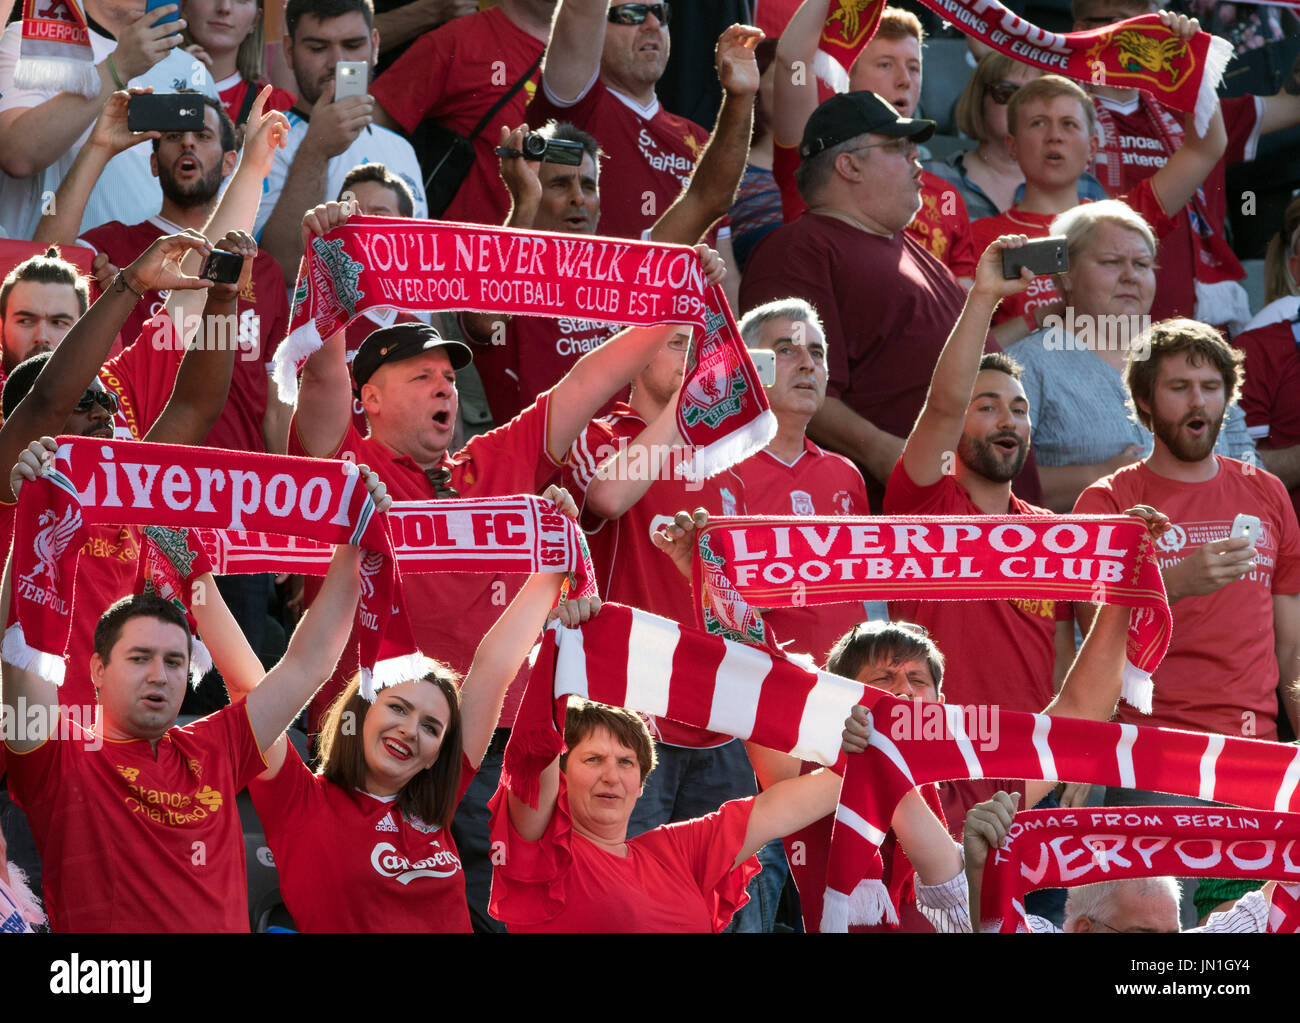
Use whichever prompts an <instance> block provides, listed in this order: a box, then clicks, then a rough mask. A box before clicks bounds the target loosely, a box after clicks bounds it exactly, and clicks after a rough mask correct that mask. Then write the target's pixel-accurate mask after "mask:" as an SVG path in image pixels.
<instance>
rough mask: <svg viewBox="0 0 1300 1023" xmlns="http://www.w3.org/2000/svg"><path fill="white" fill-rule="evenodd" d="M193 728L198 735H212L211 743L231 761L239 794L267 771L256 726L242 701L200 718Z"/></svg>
mask: <svg viewBox="0 0 1300 1023" xmlns="http://www.w3.org/2000/svg"><path fill="white" fill-rule="evenodd" d="M191 727H192V728H194V730H195V732H196V734H205V733H206V735H210V736H212V738H210V739H209V740H208V741H209V742H211V743H213V744H214V748H215V750H216V752H218V753H222V754H225V755H226V756H227V757H229V758H230V764H231V777H232V778H234V780H235V790H236V791H238V790H239V789H242V788H243V787H244V786H245V785H247V784H248V783H249V782H251V781H253V780H254V779H255V778H256V777H257V776H258V775H259V774H261V773H262V772H263V771H265V770H266V758H265V757H264V756H262V751H261V750H260V749H258V746H257V737H256V736H255V735H253V723H252V721H250V720H249V718H248V705H247V704H246V703H245V702H244V701H243V700H242V699H241V700H240V701H239V702H238V703H232V704H231V705H230V706H229V707H223V708H222V709H221V710H219V711H217V712H216V713H215V714H209V715H208V716H207V717H205V718H200V719H199V720H198V721H196V722H194V724H193V725H192V726H191ZM214 732H215V733H216V734H213V733H214Z"/></svg>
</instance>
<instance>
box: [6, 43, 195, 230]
mask: <svg viewBox="0 0 1300 1023" xmlns="http://www.w3.org/2000/svg"><path fill="white" fill-rule="evenodd" d="M21 41H22V24H21V23H20V22H17V21H15V22H13V23H11V24H10V25H9V26H8V27H7V28H6V29H5V30H4V35H3V36H0V94H2V95H0V113H3V112H4V111H6V110H17V109H27V108H30V107H35V106H39V105H40V104H42V103H44V102H45V101H46V100H48V99H52V98H53V97H54V96H55V95H57V94H56V93H53V92H45V91H42V90H39V89H19V88H16V87H15V86H14V66H15V65H16V64H17V63H18V53H19V46H20V44H21ZM90 45H91V49H92V50H93V52H94V60H95V63H96V64H98V63H99V62H100V61H102V60H103V59H104V58H105V57H107V56H108V55H109V54H110V53H112V52H113V50H114V49H116V47H117V43H116V41H114V40H112V39H110V38H108V37H107V36H103V35H100V34H99V33H98V32H95V31H91V33H90ZM127 85H129V86H131V87H132V88H139V89H144V88H149V87H152V88H153V91H154V92H157V93H163V92H176V91H178V90H180V89H194V90H196V91H198V92H202V93H204V94H205V95H208V96H211V97H212V98H213V99H218V96H217V89H216V86H215V85H214V84H213V82H212V76H211V75H209V74H208V72H207V69H206V68H205V67H204V66H203V64H201V63H200V62H199V61H197V60H195V58H194V57H193V56H191V55H190V54H188V53H186V52H185V51H184V50H180V49H175V50H172V51H171V53H169V54H167V56H166V57H164V58H163V59H162V60H161V61H159V62H158V63H157V64H155V65H154V66H153V67H152V68H150V69H149V70H148V71H146V72H145V73H144V74H142V75H140V76H139V77H137V78H132V79H131V80H130V81H129V82H128V83H127ZM93 127H94V124H93V122H92V124H91V125H90V127H88V128H86V130H85V131H84V132H82V134H81V137H80V138H78V139H77V141H76V142H75V143H74V144H73V145H72V146H71V147H70V148H69V149H68V151H67V152H66V153H64V154H63V155H62V156H61V157H59V158H58V159H57V160H55V161H54V162H53V163H52V164H50V165H49V166H48V167H46V168H45V169H44V170H43V171H38V172H37V173H35V174H32V175H31V176H29V177H25V178H11V177H10V176H9V175H8V174H4V173H3V172H0V227H3V228H4V230H5V231H6V232H8V234H9V237H10V238H31V236H32V234H33V233H34V232H35V231H36V225H37V223H38V222H39V221H40V219H41V210H42V207H43V206H44V205H45V202H46V201H47V198H48V197H50V196H53V194H54V192H55V191H56V190H57V189H58V187H59V183H60V182H61V181H62V180H63V175H64V174H66V173H67V172H68V168H69V167H71V166H72V161H73V160H74V159H76V156H77V152H78V150H80V149H81V147H82V146H83V145H84V144H85V142H86V139H88V138H89V137H90V132H91V129H92V128H93ZM152 152H153V148H152V147H151V146H150V144H149V143H148V142H142V143H140V145H138V146H134V147H133V148H131V149H128V150H127V151H126V152H124V153H119V154H118V155H117V156H115V157H113V159H112V160H110V161H109V162H108V166H107V167H105V168H104V173H103V174H101V175H100V177H99V181H98V182H97V183H96V185H95V189H94V191H93V192H91V194H90V201H89V203H87V205H86V213H85V215H84V216H83V217H82V218H81V229H82V230H83V231H89V230H90V229H91V228H92V227H98V226H99V225H100V224H106V223H108V221H110V220H120V221H121V222H122V223H124V224H138V223H139V222H140V221H142V220H144V219H145V218H147V217H150V216H152V215H153V214H155V213H157V212H158V210H159V208H160V207H161V206H162V189H161V188H159V187H158V179H157V178H155V177H154V176H153V172H152V171H151V170H150V169H149V156H150V154H151V153H152ZM47 193H48V195H47Z"/></svg>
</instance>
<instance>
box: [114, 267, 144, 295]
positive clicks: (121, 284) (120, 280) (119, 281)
mask: <svg viewBox="0 0 1300 1023" xmlns="http://www.w3.org/2000/svg"><path fill="white" fill-rule="evenodd" d="M113 284H114V285H115V288H114V290H115V291H117V293H118V294H119V295H120V294H121V293H122V292H124V291H129V292H130V293H131V294H132V295H134V296H135V297H136V298H137V299H141V298H144V292H142V291H136V290H135V288H133V287H131V282H130V281H128V280H127V279H126V271H125V270H119V271H118V272H117V273H116V274H114V275H113Z"/></svg>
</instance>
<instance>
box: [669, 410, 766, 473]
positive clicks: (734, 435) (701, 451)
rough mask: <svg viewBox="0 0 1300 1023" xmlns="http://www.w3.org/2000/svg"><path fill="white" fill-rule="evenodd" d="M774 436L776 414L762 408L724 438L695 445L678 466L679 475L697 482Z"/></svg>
mask: <svg viewBox="0 0 1300 1023" xmlns="http://www.w3.org/2000/svg"><path fill="white" fill-rule="evenodd" d="M775 436H776V414H775V413H773V412H772V410H771V409H764V410H763V412H762V413H761V414H760V415H758V416H756V417H755V418H754V419H753V420H751V421H750V422H748V423H746V424H745V425H744V426H742V427H739V428H738V429H736V430H733V431H732V432H731V433H729V434H727V435H726V436H725V437H722V438H720V439H718V440H716V441H714V442H713V443H711V444H709V445H708V446H707V447H702V448H698V447H697V448H695V449H694V451H692V453H691V460H690V461H689V462H688V463H685V464H684V465H683V466H682V475H683V476H685V477H686V478H687V479H688V480H690V481H691V482H692V483H701V482H703V481H704V480H707V479H709V478H710V477H712V476H716V475H717V474H718V473H720V472H723V471H725V470H727V469H730V468H731V467H732V466H733V465H736V464H737V463H738V462H743V461H744V460H745V459H746V458H749V457H750V456H751V455H755V454H757V453H758V452H760V451H762V450H763V448H765V447H767V445H768V443H769V442H770V441H771V439H772V438H773V437H775Z"/></svg>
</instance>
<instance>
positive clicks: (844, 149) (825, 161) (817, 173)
mask: <svg viewBox="0 0 1300 1023" xmlns="http://www.w3.org/2000/svg"><path fill="white" fill-rule="evenodd" d="M862 138H863V135H855V136H853V138H851V139H845V140H844V141H843V142H841V143H839V144H838V145H834V146H831V147H830V148H829V149H823V150H822V151H821V152H820V153H818V154H817V155H816V156H807V157H804V159H803V160H802V161H800V163H799V166H798V167H796V168H795V171H794V183H795V187H796V188H798V189H799V196H800V198H802V199H803V201H804V202H806V203H807V204H808V205H809V206H815V205H817V202H816V200H817V198H818V197H819V196H820V195H821V193H822V189H824V188H825V187H826V185H827V184H828V183H829V182H830V180H831V176H832V175H833V174H834V173H835V158H836V157H837V156H839V155H840V154H841V153H848V152H851V151H852V150H854V149H856V148H857V147H858V145H859V144H860V142H861V140H862Z"/></svg>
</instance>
